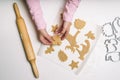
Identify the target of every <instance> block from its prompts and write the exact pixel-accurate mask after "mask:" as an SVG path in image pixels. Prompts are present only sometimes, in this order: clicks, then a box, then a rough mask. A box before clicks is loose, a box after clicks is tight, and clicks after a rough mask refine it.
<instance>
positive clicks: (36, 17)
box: [26, 0, 46, 30]
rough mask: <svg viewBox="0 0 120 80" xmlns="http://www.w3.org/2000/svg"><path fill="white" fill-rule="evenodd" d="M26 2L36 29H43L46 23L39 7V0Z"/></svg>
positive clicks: (27, 0)
mask: <svg viewBox="0 0 120 80" xmlns="http://www.w3.org/2000/svg"><path fill="white" fill-rule="evenodd" d="M26 3H27V5H28V8H29V11H30V14H31V16H32V19H33V21H34V23H35V25H36V27H37V29H38V30H40V29H44V28H45V27H46V23H45V20H44V18H43V13H42V9H41V7H40V0H26Z"/></svg>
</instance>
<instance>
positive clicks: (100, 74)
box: [0, 0, 120, 80]
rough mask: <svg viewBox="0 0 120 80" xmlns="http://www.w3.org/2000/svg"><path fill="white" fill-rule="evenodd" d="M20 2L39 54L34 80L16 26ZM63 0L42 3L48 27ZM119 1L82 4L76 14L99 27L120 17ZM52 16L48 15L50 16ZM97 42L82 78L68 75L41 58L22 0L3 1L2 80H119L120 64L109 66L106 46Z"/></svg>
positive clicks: (0, 10) (0, 7) (0, 22)
mask: <svg viewBox="0 0 120 80" xmlns="http://www.w3.org/2000/svg"><path fill="white" fill-rule="evenodd" d="M14 2H17V4H18V6H19V9H20V12H21V15H22V16H23V18H24V20H25V23H26V25H27V29H28V33H29V36H30V39H31V42H32V45H33V48H34V52H35V53H36V58H37V61H36V63H37V66H38V70H39V73H40V75H39V76H40V77H39V78H38V79H35V78H34V76H33V73H32V71H31V66H30V64H29V63H28V61H27V59H26V57H25V53H24V50H23V46H22V44H21V40H20V36H19V33H18V30H17V26H16V23H15V19H16V16H15V13H14V10H13V3H14ZM63 3H64V0H59V1H58V0H41V6H42V9H43V13H44V17H45V19H46V22H47V24H48V26H49V25H51V24H52V21H51V19H54V17H55V16H54V14H55V15H56V12H57V11H58V10H59V8H60V6H61V5H63ZM119 4H120V1H119V0H82V1H81V3H80V6H79V8H78V10H77V11H76V14H75V15H77V16H78V17H79V18H81V19H84V20H86V21H91V22H93V23H95V24H98V25H103V24H104V23H106V22H109V21H112V20H113V19H114V18H115V17H117V16H120V8H119V7H120V5H119ZM48 13H49V14H48ZM101 41H102V38H100V40H99V41H98V43H97V45H96V46H98V47H99V48H95V49H94V51H93V53H92V54H91V56H90V58H89V60H88V62H87V63H86V65H85V66H84V68H83V69H82V71H81V72H80V74H79V75H75V74H73V73H69V71H67V70H64V69H63V68H61V67H59V66H58V65H56V64H54V63H51V62H50V61H48V60H47V59H44V58H42V57H40V56H38V55H37V54H38V51H39V46H40V42H39V41H38V39H37V34H36V30H35V26H34V24H33V22H32V20H31V18H30V14H29V12H28V9H27V6H26V4H25V2H24V1H23V0H1V1H0V80H120V76H119V74H120V69H119V68H120V62H116V63H113V62H106V61H105V60H104V57H105V53H104V51H103V46H104V45H103V44H101V43H100V42H101Z"/></svg>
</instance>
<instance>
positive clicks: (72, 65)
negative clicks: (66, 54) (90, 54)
mask: <svg viewBox="0 0 120 80" xmlns="http://www.w3.org/2000/svg"><path fill="white" fill-rule="evenodd" d="M78 63H79V62H75V61H73V60H72V62H71V64H69V66H70V67H71V69H72V70H73V69H74V68H78Z"/></svg>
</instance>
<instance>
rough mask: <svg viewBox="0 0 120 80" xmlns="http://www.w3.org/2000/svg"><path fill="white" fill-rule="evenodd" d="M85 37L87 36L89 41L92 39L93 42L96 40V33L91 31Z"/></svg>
mask: <svg viewBox="0 0 120 80" xmlns="http://www.w3.org/2000/svg"><path fill="white" fill-rule="evenodd" d="M85 36H87V37H88V39H89V38H90V39H92V40H94V39H95V36H94V33H92V31H89V32H88V33H87V34H85Z"/></svg>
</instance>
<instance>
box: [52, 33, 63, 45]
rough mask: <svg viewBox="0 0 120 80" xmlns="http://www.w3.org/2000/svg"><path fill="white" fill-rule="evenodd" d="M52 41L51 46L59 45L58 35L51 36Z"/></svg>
mask: <svg viewBox="0 0 120 80" xmlns="http://www.w3.org/2000/svg"><path fill="white" fill-rule="evenodd" d="M52 39H53V42H52V44H53V45H61V43H62V41H61V38H60V36H59V35H54V36H52Z"/></svg>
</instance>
